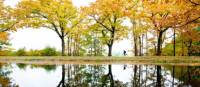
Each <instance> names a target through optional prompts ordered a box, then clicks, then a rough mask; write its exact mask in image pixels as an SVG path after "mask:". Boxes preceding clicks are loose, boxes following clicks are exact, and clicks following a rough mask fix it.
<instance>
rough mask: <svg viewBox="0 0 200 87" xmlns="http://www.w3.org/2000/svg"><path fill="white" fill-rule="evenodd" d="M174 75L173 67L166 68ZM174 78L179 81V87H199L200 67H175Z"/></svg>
mask: <svg viewBox="0 0 200 87" xmlns="http://www.w3.org/2000/svg"><path fill="white" fill-rule="evenodd" d="M165 68H167V69H168V70H169V71H170V72H171V74H172V75H173V67H172V66H165ZM174 77H175V78H177V79H179V82H182V83H181V84H179V86H181V87H182V86H186V85H191V86H192V87H198V84H199V82H200V67H199V66H175V67H174Z"/></svg>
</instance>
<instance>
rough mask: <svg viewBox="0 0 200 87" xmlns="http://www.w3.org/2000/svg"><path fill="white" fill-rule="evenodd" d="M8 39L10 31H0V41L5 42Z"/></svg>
mask: <svg viewBox="0 0 200 87" xmlns="http://www.w3.org/2000/svg"><path fill="white" fill-rule="evenodd" d="M7 40H8V33H6V32H0V42H5V41H7Z"/></svg>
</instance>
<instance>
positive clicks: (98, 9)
mask: <svg viewBox="0 0 200 87" xmlns="http://www.w3.org/2000/svg"><path fill="white" fill-rule="evenodd" d="M127 3H128V1H127V0H117V1H116V0H96V2H94V3H92V4H91V6H89V7H86V8H85V9H84V10H85V11H86V12H87V16H89V18H91V19H92V20H94V21H93V24H94V25H96V27H97V28H96V29H97V31H101V34H102V38H101V41H102V42H103V43H104V44H106V45H107V46H108V56H112V46H113V43H114V42H115V41H116V40H120V39H122V37H124V36H125V35H127V28H126V27H125V26H123V25H122V22H123V19H124V17H125V14H126V4H127Z"/></svg>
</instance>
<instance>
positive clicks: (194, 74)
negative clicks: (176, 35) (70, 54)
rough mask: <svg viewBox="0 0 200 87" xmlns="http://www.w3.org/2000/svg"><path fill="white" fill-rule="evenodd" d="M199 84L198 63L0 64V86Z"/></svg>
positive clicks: (179, 86)
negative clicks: (171, 64) (160, 64)
mask: <svg viewBox="0 0 200 87" xmlns="http://www.w3.org/2000/svg"><path fill="white" fill-rule="evenodd" d="M63 84H64V85H65V86H66V87H155V86H159V87H173V86H174V87H200V66H157V65H89V64H88V65H73V64H65V65H30V64H28V65H27V64H14V63H12V64H5V63H4V64H3V63H0V87H17V86H19V87H57V86H60V87H62V85H63Z"/></svg>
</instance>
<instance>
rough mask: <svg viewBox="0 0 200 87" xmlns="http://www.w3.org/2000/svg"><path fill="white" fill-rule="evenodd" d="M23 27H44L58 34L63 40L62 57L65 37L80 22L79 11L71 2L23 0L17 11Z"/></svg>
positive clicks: (66, 0)
mask: <svg viewBox="0 0 200 87" xmlns="http://www.w3.org/2000/svg"><path fill="white" fill-rule="evenodd" d="M16 11H17V13H18V17H19V18H21V20H22V21H23V22H21V26H26V27H33V28H39V27H44V28H47V29H51V30H53V31H55V32H56V33H57V35H58V36H59V38H60V39H61V46H62V56H64V55H65V37H66V36H67V35H68V33H70V31H71V28H73V27H75V26H76V25H77V24H78V22H77V20H74V19H76V18H77V17H79V16H78V14H77V9H76V8H75V7H74V6H73V4H72V2H71V0H34V1H33V0H23V1H21V2H19V4H18V6H17V9H16Z"/></svg>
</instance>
